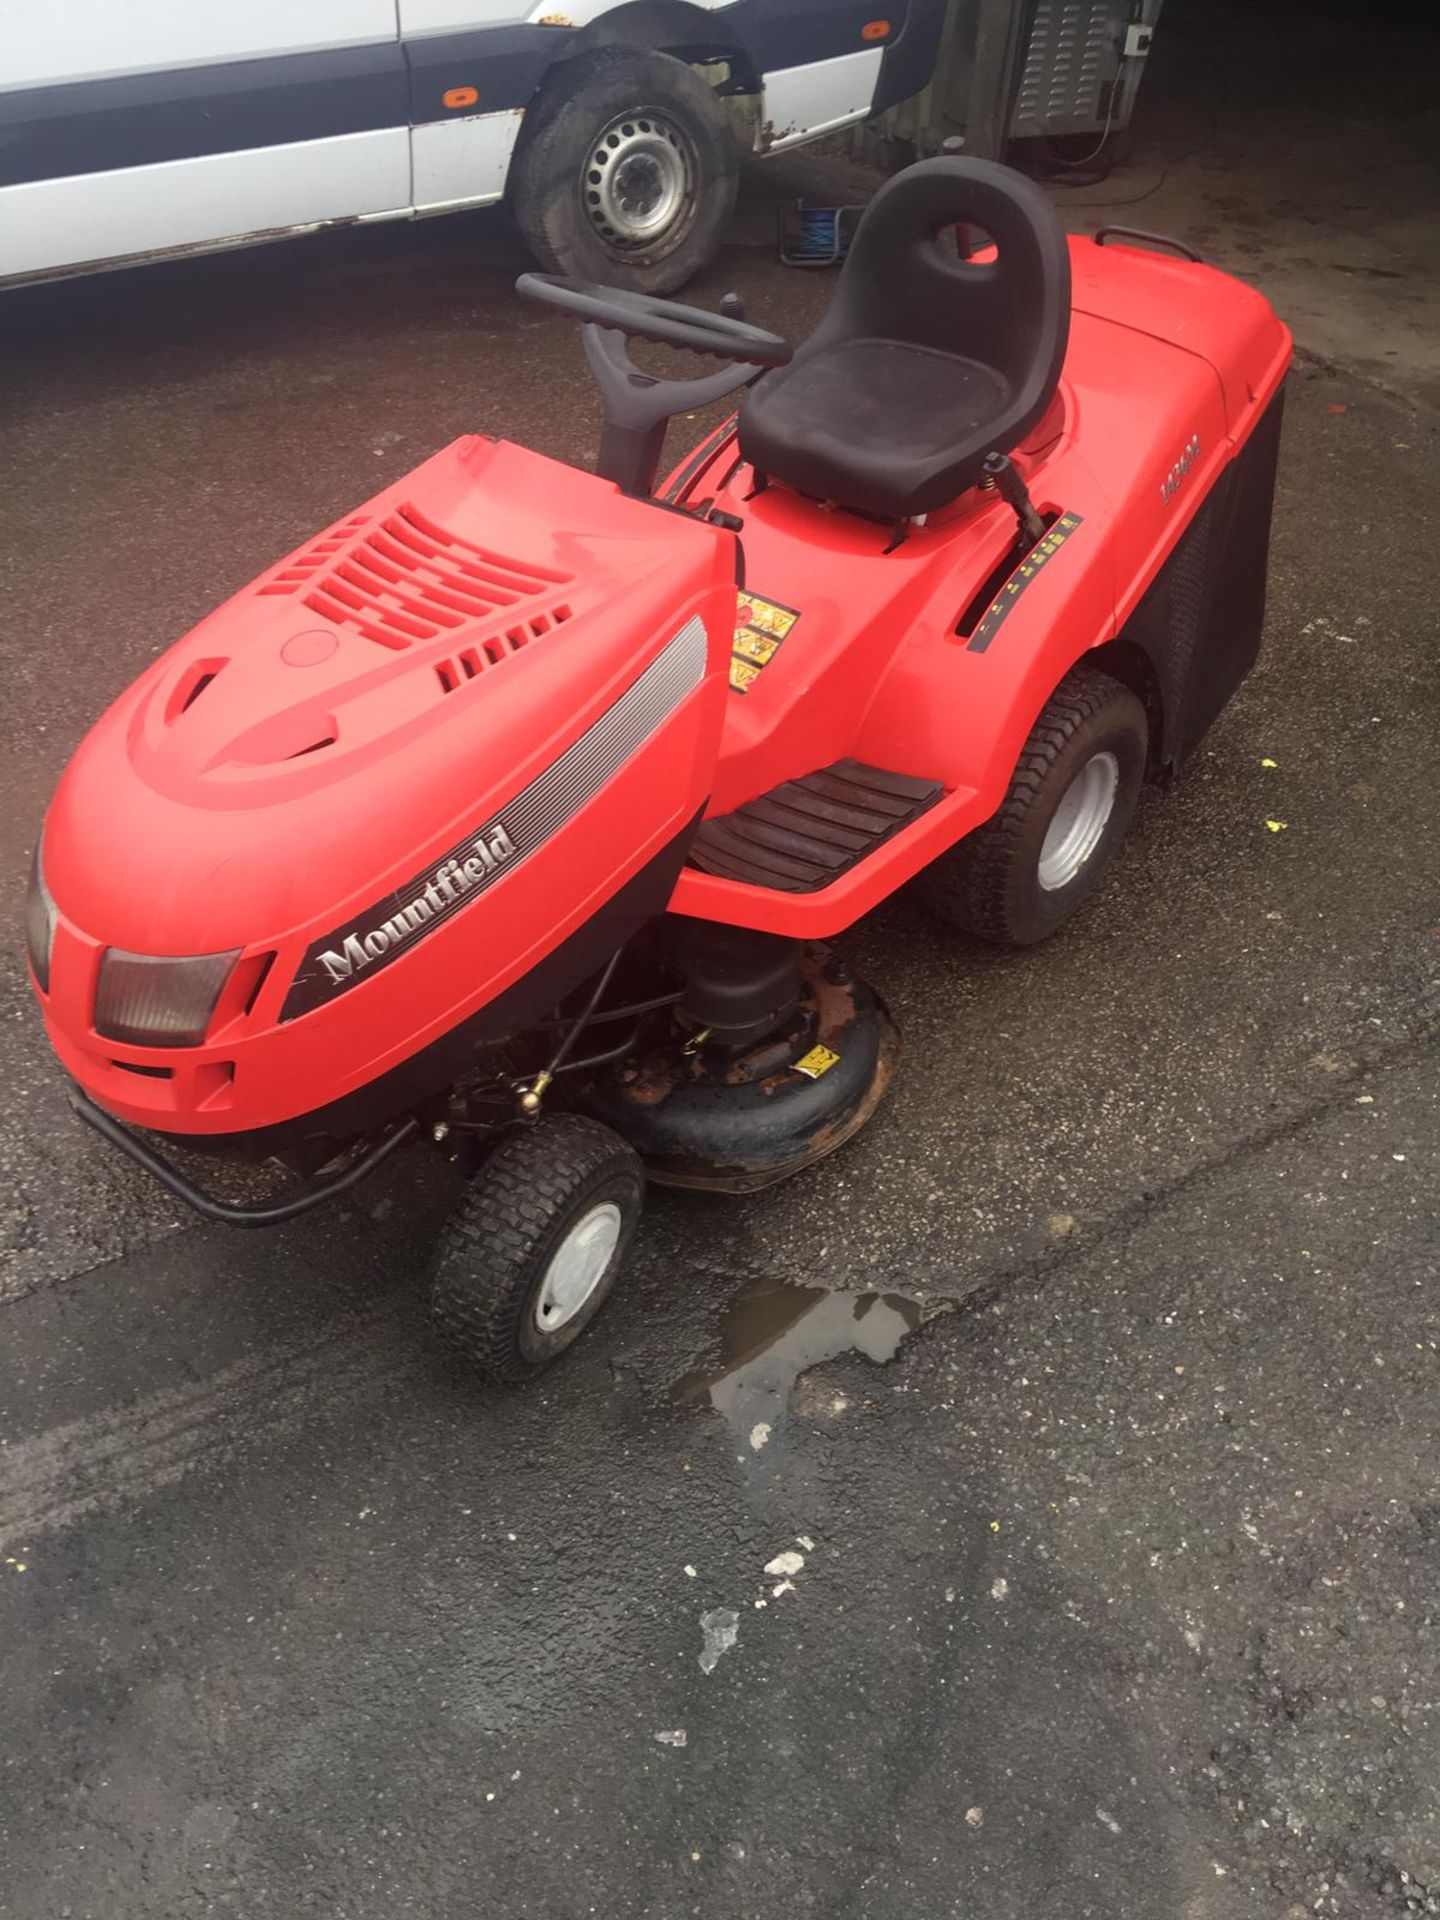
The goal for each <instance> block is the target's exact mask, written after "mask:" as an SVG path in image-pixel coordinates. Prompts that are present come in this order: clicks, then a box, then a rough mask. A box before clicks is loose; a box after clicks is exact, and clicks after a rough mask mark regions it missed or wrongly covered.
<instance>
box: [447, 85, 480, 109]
mask: <svg viewBox="0 0 1440 1920" xmlns="http://www.w3.org/2000/svg"><path fill="white" fill-rule="evenodd" d="M479 98H480V94H479V90H478V89H477V88H475V87H447V88H446V89H445V91H444V93H442V94H441V96H440V99H441V103H442V104H443V105H444V106H447V107H473V106H474V105H475V102H476V101H477V100H478V99H479Z"/></svg>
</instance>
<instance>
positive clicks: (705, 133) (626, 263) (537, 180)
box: [510, 47, 737, 293]
mask: <svg viewBox="0 0 1440 1920" xmlns="http://www.w3.org/2000/svg"><path fill="white" fill-rule="evenodd" d="M736 175H737V166H736V154H735V141H734V137H733V135H732V133H731V130H730V122H729V119H728V117H727V116H726V113H725V109H724V107H723V106H722V105H721V103H720V101H719V99H718V98H717V97H716V94H715V91H714V89H713V88H712V87H710V86H708V85H707V84H706V83H705V81H704V80H702V79H701V78H700V77H699V75H698V74H696V73H695V72H694V71H692V69H691V68H689V67H687V66H686V65H685V63H684V61H683V60H675V59H672V58H671V57H670V55H669V54H665V53H646V52H642V51H639V50H636V49H633V48H629V47H604V48H602V49H601V50H600V51H599V52H597V53H593V54H589V55H583V56H581V57H579V58H577V59H575V60H573V61H568V62H566V64H565V65H563V66H561V67H559V68H557V69H556V70H555V71H554V72H553V73H552V74H551V76H550V78H549V79H548V80H547V81H546V82H545V84H544V86H543V87H542V88H541V89H540V95H539V98H538V99H537V101H536V102H535V105H534V106H533V107H531V108H530V110H529V112H528V113H527V114H526V115H525V120H524V124H523V126H522V129H521V134H520V144H519V147H518V149H517V151H516V155H515V161H514V165H513V167H512V169H511V184H510V199H511V204H512V206H513V207H514V210H515V217H516V219H517V220H518V221H519V223H520V228H521V231H522V232H523V233H524V235H525V238H526V240H527V241H528V243H529V245H530V249H531V251H532V252H533V253H534V255H535V257H536V258H537V260H539V261H540V263H541V264H542V266H545V267H547V268H548V269H549V270H550V271H551V272H552V273H565V274H570V275H572V276H574V277H575V278H576V279H580V280H598V281H600V282H602V283H603V284H604V285H605V286H610V287H623V288H626V289H629V290H630V291H632V292H638V293H671V292H673V291H674V290H675V288H677V287H681V286H683V285H684V284H685V282H686V281H687V280H689V279H691V278H692V277H693V276H694V275H695V274H697V273H698V272H699V271H700V269H701V268H702V267H703V266H704V265H705V263H706V262H707V261H708V260H709V259H710V257H711V255H712V254H713V253H714V252H715V250H716V248H717V247H718V246H719V244H720V239H721V236H722V234H723V232H724V229H725V224H726V222H727V221H728V220H729V218H730V214H731V212H732V210H733V208H734V205H735V182H736Z"/></svg>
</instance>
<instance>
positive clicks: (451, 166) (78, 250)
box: [0, 0, 944, 293]
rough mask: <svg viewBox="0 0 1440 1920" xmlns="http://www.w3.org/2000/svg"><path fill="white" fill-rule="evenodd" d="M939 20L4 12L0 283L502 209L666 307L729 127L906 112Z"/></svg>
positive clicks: (800, 129) (332, 11)
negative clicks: (498, 205)
mask: <svg viewBox="0 0 1440 1920" xmlns="http://www.w3.org/2000/svg"><path fill="white" fill-rule="evenodd" d="M943 16H944V0H627V4H619V5H617V4H612V0H538V4H537V5H536V8H535V11H534V12H532V13H530V14H528V15H524V16H521V17H518V18H517V17H515V16H514V15H512V14H511V13H509V12H508V10H507V7H506V4H505V0H243V3H242V0H0V283H4V282H15V281H23V280H33V279H49V278H54V277H57V276H59V275H62V274H67V273H77V272H84V271H87V270H91V269H94V268H97V267H102V266H123V265H130V264H134V263H136V262H139V261H143V260H152V259H157V258H162V257H165V256H168V255H173V254H179V253H189V252H196V251H200V250H203V249H208V248H214V247H227V246H241V245H245V244H248V243H250V242H253V241H259V240H270V239H275V238H278V237H279V236H281V235H284V234H293V233H302V232H306V231H309V230H312V229H314V228H317V227H323V226H327V225H330V224H332V223H334V222H338V221H360V220H365V221H368V220H395V219H406V218H410V217H412V216H414V215H417V214H432V213H448V212H452V211H454V210H456V209H459V208H463V207H483V206H486V205H488V204H489V203H490V202H492V201H495V200H499V199H501V198H502V197H503V196H506V195H508V196H509V198H510V201H511V203H512V205H513V207H514V210H515V214H516V216H517V218H518V220H519V222H520V225H521V227H522V228H523V230H524V233H525V236H526V238H527V240H528V241H529V243H530V245H531V247H532V248H533V250H534V252H535V253H536V254H537V256H538V257H539V259H540V260H541V261H542V263H543V264H544V265H545V266H547V267H549V268H550V269H552V270H553V271H557V272H561V273H568V274H574V275H577V276H579V277H581V278H584V279H592V280H604V281H607V282H609V283H610V284H611V285H613V286H625V287H634V288H639V289H643V290H649V291H653V292H659V293H663V292H668V291H670V290H671V289H673V288H675V287H678V286H680V285H681V284H682V283H683V282H684V281H685V280H687V279H688V278H689V277H690V276H691V275H692V274H694V273H695V272H696V271H697V270H698V269H699V268H700V267H701V266H702V265H703V264H704V262H705V260H706V259H707V258H708V257H709V255H710V254H711V253H712V252H713V251H714V249H715V247H716V246H717V244H718V243H719V239H720V236H721V234H722V232H723V229H724V225H725V221H726V219H727V217H728V215H729V213H730V210H731V207H732V205H733V203H734V198H735V177H736V158H737V144H736V133H735V129H736V127H737V126H749V127H751V128H753V134H752V135H751V137H752V138H753V140H754V142H755V145H756V146H757V148H758V149H759V150H760V151H762V152H780V151H782V150H783V149H785V148H787V147H793V146H798V145H799V144H800V143H801V142H803V141H806V140H813V139H814V138H816V137H817V135H820V134H823V133H828V132H830V131H831V130H832V129H834V128H836V127H843V126H845V125H846V124H847V123H848V122H850V121H853V120H860V119H863V118H864V117H865V116H866V115H867V114H871V113H876V112H879V111H880V110H881V109H883V108H885V107H888V106H892V105H893V104H894V103H895V102H896V101H898V100H902V99H905V98H907V97H908V96H909V95H910V94H912V93H916V92H918V91H919V89H920V88H921V87H922V86H923V85H924V84H925V82H926V81H927V80H928V79H929V77H930V73H931V70H932V68H933V65H934V61H935V53H936V48H937V46H938V43H939V39H940V31H941V25H942V21H943ZM732 96H733V97H734V98H732ZM746 110H748V112H747V111H746Z"/></svg>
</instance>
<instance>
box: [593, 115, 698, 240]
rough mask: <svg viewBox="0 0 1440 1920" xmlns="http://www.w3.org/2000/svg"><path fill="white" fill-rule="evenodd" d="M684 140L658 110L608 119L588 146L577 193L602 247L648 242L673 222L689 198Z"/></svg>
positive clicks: (691, 173) (690, 172)
mask: <svg viewBox="0 0 1440 1920" xmlns="http://www.w3.org/2000/svg"><path fill="white" fill-rule="evenodd" d="M695 172H696V168H695V156H694V152H693V150H692V148H691V145H690V142H689V140H688V138H687V137H686V135H685V134H684V133H683V132H682V130H681V129H680V128H679V127H678V126H677V125H676V124H675V122H674V121H673V120H671V119H669V118H668V116H667V115H665V114H663V113H652V112H649V111H647V112H643V113H627V114H621V115H620V116H619V118H618V119H615V120H612V121H611V122H610V124H609V126H608V127H606V128H605V130H604V131H603V132H602V133H601V135H600V137H599V138H598V139H597V140H596V142H595V144H594V146H593V147H592V148H591V149H590V157H589V159H588V160H587V161H586V163H585V168H584V172H583V175H582V177H581V182H580V194H581V198H582V200H583V202H584V205H585V211H586V214H587V215H588V217H589V220H590V224H591V226H592V227H594V229H595V231H596V233H597V234H598V235H599V237H600V239H601V240H603V241H604V243H605V245H606V246H607V247H611V248H619V249H622V250H626V249H633V248H637V247H648V246H653V245H654V243H655V242H656V241H657V240H660V239H663V238H664V237H665V236H666V235H667V234H669V232H670V231H671V229H672V228H674V227H675V226H677V225H678V224H679V222H680V220H681V218H682V216H683V215H684V212H685V210H686V208H687V207H689V206H690V205H691V204H692V202H693V199H694V180H695Z"/></svg>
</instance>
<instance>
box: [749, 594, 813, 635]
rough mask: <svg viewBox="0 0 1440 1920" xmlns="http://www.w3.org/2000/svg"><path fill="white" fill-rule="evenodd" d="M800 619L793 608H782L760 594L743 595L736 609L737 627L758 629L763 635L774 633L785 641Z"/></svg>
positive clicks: (777, 603) (774, 601)
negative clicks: (762, 597) (763, 598)
mask: <svg viewBox="0 0 1440 1920" xmlns="http://www.w3.org/2000/svg"><path fill="white" fill-rule="evenodd" d="M799 618H800V616H799V614H798V613H797V612H796V611H795V609H794V608H793V607H782V606H781V605H780V603H779V602H778V601H777V600H762V599H761V598H760V597H759V595H758V594H754V593H742V594H741V595H740V596H739V599H738V601H737V603H736V607H735V625H736V627H737V628H739V627H756V628H758V629H759V631H760V632H761V633H773V634H774V636H775V638H776V639H777V640H783V639H784V638H785V636H786V634H787V633H789V631H790V629H791V628H792V627H793V626H794V624H795V622H796V621H797V620H798V619H799Z"/></svg>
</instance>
